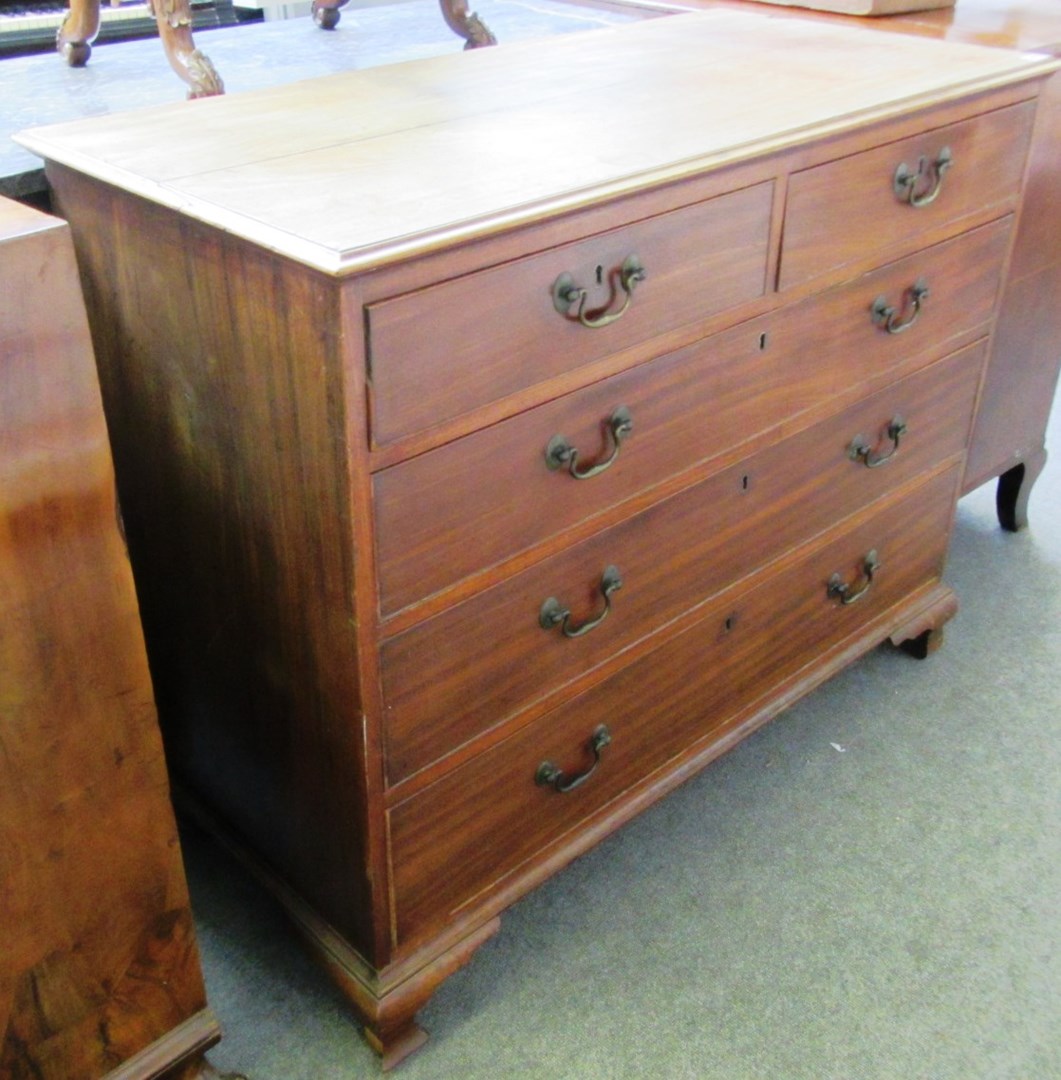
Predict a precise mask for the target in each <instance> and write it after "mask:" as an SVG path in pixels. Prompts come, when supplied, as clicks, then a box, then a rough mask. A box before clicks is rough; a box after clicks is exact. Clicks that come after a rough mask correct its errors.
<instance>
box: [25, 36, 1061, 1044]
mask: <svg viewBox="0 0 1061 1080" xmlns="http://www.w3.org/2000/svg"><path fill="white" fill-rule="evenodd" d="M763 57H770V58H771V60H770V62H771V66H772V67H774V66H775V60H776V77H775V78H774V79H773V80H769V81H768V82H769V85H767V81H764V80H763V79H762V78H761V77H760V74H759V69H760V67H761V65H762V62H763ZM1051 70H1052V65H1051V63H1050V62H1049V61H1047V60H1045V59H1042V58H1039V59H1032V58H1028V57H1020V56H1017V55H1015V54H1006V53H1002V52H994V51H991V50H984V49H976V48H968V47H949V46H940V45H938V44H935V43H925V42H919V41H916V40H914V39H910V40H906V39H901V38H895V39H894V40H886V39H884V38H883V37H882V36H879V35H870V34H863V33H861V32H859V31H856V30H850V29H846V28H832V27H818V26H810V25H804V24H801V23H798V22H795V21H791V22H782V21H777V20H769V19H763V18H760V17H756V16H744V15H703V16H699V15H690V16H683V17H681V18H675V19H669V20H660V21H658V22H651V23H644V24H639V25H637V26H634V27H630V28H628V29H624V30H620V31H609V32H607V33H601V34H596V35H587V36H584V37H578V38H575V39H572V40H567V41H563V42H554V43H550V44H549V45H548V46H547V47H543V46H527V47H514V48H511V49H505V50H496V51H492V52H490V53H483V54H476V55H471V56H467V57H459V58H452V59H445V60H441V61H432V62H429V63H424V64H417V65H411V66H404V67H398V68H394V69H387V70H385V71H381V72H375V71H374V72H371V73H366V74H363V75H356V74H352V75H349V76H342V77H340V78H337V79H334V80H323V81H321V82H319V83H307V84H300V85H296V86H294V87H291V88H289V89H288V90H287V91H285V93H284V94H283V95H280V94H276V93H267V94H262V95H247V96H245V97H243V98H238V97H234V98H228V99H218V100H215V101H210V102H201V103H197V105H196V107H195V109H194V110H188V109H183V108H182V109H179V110H178V109H172V110H169V111H168V113H167V112H166V110H163V111H162V113H160V112H158V111H155V112H153V113H151V114H149V117H150V119H145V120H140V119H139V118H137V117H135V116H133V117H130V116H126V117H123V118H120V119H118V120H107V121H100V122H94V123H89V124H83V125H81V124H79V125H72V126H68V127H63V128H57V129H45V130H42V131H38V132H34V133H29V134H26V135H24V136H23V137H22V138H23V141H25V143H26V145H28V146H30V147H31V148H33V149H35V150H36V151H37V152H38V153H40V154H41V155H42V156H43V157H45V158H46V159H48V162H49V165H48V170H49V177H50V179H51V182H52V185H53V188H54V191H55V195H56V201H57V205H58V206H59V207H60V209H61V212H62V213H64V214H65V215H66V216H68V217H69V219H70V221H71V224H72V228H73V230H74V234H75V238H76V242H77V246H78V252H79V257H80V259H81V263H82V267H83V273H84V278H85V287H86V290H87V294H88V297H89V302H90V306H91V308H92V310H93V313H94V333H95V339H96V347H97V352H98V354H99V356H100V363H101V370H102V373H103V383H104V388H105V397H106V402H107V408H108V416H109V422H110V424H111V430H112V432H113V436H114V440H115V447H116V454H117V460H118V466H119V482H120V491H121V495H122V499H123V502H124V505H125V507H126V511H125V512H126V518H127V522H128V533H129V540H130V547H131V551H132V554H133V558H134V566H135V567H136V570H137V575H138V586H139V589H140V593H141V601H142V607H143V611H144V619H145V626H146V629H147V634H148V642H149V648H150V652H151V656H152V663H153V668H154V672H155V677H156V685H157V692H158V696H159V703H160V710H161V713H162V717H163V723H164V732H165V736H166V740H167V748H168V752H169V755H170V759H171V761H172V762H173V765H174V767H175V769H176V771H177V773H178V776H179V777H180V779H181V781H182V783H184V784H185V785H187V787H188V789H189V790H190V791H191V792H192V793H193V797H194V799H195V801H196V802H197V803H198V805H199V807H200V810H201V812H203V813H204V814H205V815H206V816H208V817H211V818H212V819H213V821H214V822H215V826H216V827H218V828H219V829H222V830H224V831H225V832H226V834H227V835H228V836H229V838H230V839H231V841H232V842H233V844H234V845H236V846H237V847H238V848H239V849H240V850H241V851H242V852H243V854H244V857H245V858H247V859H248V861H249V862H250V863H251V864H252V865H254V866H255V867H256V869H257V870H258V872H259V873H260V874H261V875H262V877H263V878H264V879H265V880H266V881H267V882H269V883H270V885H271V886H272V887H273V889H274V890H275V892H276V893H277V895H279V896H280V897H281V898H282V900H283V901H284V903H285V904H286V906H287V908H288V910H289V911H290V912H291V914H292V915H293V917H294V918H295V920H296V922H297V923H298V924H299V925H300V927H301V929H302V930H303V932H304V933H305V935H306V936H307V938H308V939H309V940H310V942H311V944H312V945H313V946H314V948H315V949H316V951H317V953H318V954H319V955H320V957H321V958H322V960H323V961H324V962H325V963H326V964H327V966H328V967H329V969H330V970H331V972H332V973H333V975H334V976H335V977H336V979H337V980H338V981H339V983H340V985H341V986H342V987H343V988H344V989H345V991H346V992H347V993H348V995H349V997H350V999H351V1001H352V1002H353V1004H354V1006H355V1008H356V1009H357V1010H358V1011H359V1013H360V1015H361V1017H362V1018H363V1020H364V1022H365V1024H366V1030H367V1032H368V1035H369V1038H370V1041H372V1042H373V1043H374V1045H376V1046H377V1048H378V1049H380V1050H381V1051H382V1052H383V1054H384V1059H385V1063H392V1062H394V1061H396V1060H398V1059H400V1057H401V1056H403V1055H404V1054H405V1053H408V1052H409V1051H410V1050H411V1049H413V1048H415V1046H416V1045H418V1044H419V1042H420V1041H421V1040H422V1038H423V1036H422V1033H420V1032H419V1029H418V1028H417V1027H416V1025H415V1019H414V1017H415V1013H416V1011H417V1009H418V1008H419V1007H420V1006H421V1005H422V1004H423V1003H424V1002H425V1001H426V1000H427V998H428V997H429V996H430V994H431V992H432V991H433V990H434V988H435V987H436V986H437V984H438V983H439V982H440V981H441V980H442V979H443V978H444V977H445V976H446V975H447V974H448V973H450V972H452V971H453V970H454V969H455V968H456V967H457V966H459V965H460V964H461V963H463V962H464V961H465V960H466V959H467V958H468V956H469V955H470V954H471V952H472V951H473V950H474V948H475V947H476V946H477V945H478V944H479V943H480V942H481V941H482V940H484V939H485V937H487V936H488V935H489V934H490V933H491V932H493V930H494V929H495V928H496V925H497V916H498V915H499V913H500V912H501V911H502V910H503V909H504V908H505V906H506V905H508V904H509V903H511V901H512V900H513V899H515V898H516V897H518V896H519V895H521V894H522V893H524V892H526V891H527V890H528V889H530V888H532V887H533V886H534V885H535V884H536V883H537V882H540V881H541V880H542V879H543V878H544V877H545V876H547V875H548V874H550V873H552V872H553V871H555V870H556V869H557V868H559V867H560V866H562V865H563V864H564V863H565V862H567V861H569V860H570V859H572V858H573V857H575V856H576V855H577V854H578V853H579V852H581V851H583V850H585V849H586V848H587V847H589V846H590V845H592V844H593V843H594V842H595V841H596V840H598V839H599V838H601V837H602V836H604V835H606V834H607V833H608V832H609V831H610V830H612V829H614V828H616V827H617V826H618V825H619V824H621V823H622V822H623V821H624V820H626V819H628V818H629V817H631V816H632V815H633V814H635V813H636V812H637V811H638V810H639V809H641V808H642V807H644V806H645V805H647V804H649V803H650V802H652V801H653V800H655V799H657V798H659V797H660V796H661V795H662V794H664V793H665V792H666V791H667V790H669V789H670V788H672V787H674V786H675V785H676V784H678V783H680V782H681V781H682V780H683V779H684V778H685V777H687V776H689V775H690V774H691V773H692V772H693V771H695V770H696V769H699V768H701V767H702V766H703V765H705V764H706V763H707V762H708V761H710V760H711V759H712V758H714V757H716V756H717V755H718V754H720V753H722V752H723V751H724V750H725V749H727V748H728V747H729V746H732V745H733V744H734V743H735V742H736V741H737V740H739V739H740V738H741V737H743V736H744V735H745V734H747V733H748V732H750V731H751V730H753V729H754V728H755V727H756V726H757V725H758V724H760V723H762V722H764V721H765V720H767V719H768V718H770V717H771V716H774V715H775V714H777V713H778V712H779V711H781V710H782V709H783V708H784V707H785V705H786V704H788V703H790V702H791V701H793V700H795V699H796V698H798V697H799V696H800V695H802V694H804V693H806V692H808V691H809V690H810V689H811V688H813V687H814V686H816V685H817V684H818V683H820V682H821V681H822V680H824V679H825V678H827V677H828V676H829V675H830V674H832V673H834V672H836V671H837V670H839V669H840V668H842V667H843V666H844V665H846V664H848V663H849V662H851V661H852V660H853V659H855V658H856V657H857V656H859V655H860V654H861V653H863V652H864V651H866V650H867V649H870V648H872V647H874V646H875V645H877V644H879V643H880V642H882V641H884V640H886V639H888V638H891V639H892V640H893V641H894V642H896V643H905V644H906V645H907V646H908V647H909V648H910V650H911V651H913V652H914V653H915V654H920V655H924V654H925V653H926V652H928V651H929V650H930V649H931V648H932V647H934V645H935V644H936V643H937V642H938V640H939V634H940V627H941V626H942V624H943V623H944V622H945V621H946V619H947V618H949V616H950V615H951V614H952V613H953V611H954V607H955V599H954V597H953V594H952V593H951V591H950V590H949V589H948V588H947V587H946V586H945V585H944V584H943V583H942V581H941V573H942V569H943V564H944V559H945V555H946V549H947V543H948V536H949V530H950V524H951V519H952V516H953V510H954V502H955V499H956V497H957V493H958V489H959V486H960V482H961V476H962V469H963V466H964V461H965V452H966V448H967V445H968V439H969V430H970V425H971V422H972V416H973V411H974V406H975V402H976V399H977V395H978V393H979V390H980V385H981V380H982V374H983V363H984V357H985V355H986V349H987V347H988V344H989V338H990V334H991V332H992V326H993V320H994V313H995V308H996V304H997V298H998V295H999V291H1000V288H1001V284H1002V281H1003V278H1004V273H1005V268H1006V263H1007V259H1008V252H1009V248H1010V244H1011V237H1012V234H1013V228H1014V222H1015V220H1016V218H1017V216H1018V215H1019V212H1020V206H1021V185H1022V177H1023V175H1024V171H1025V164H1026V157H1027V146H1028V141H1029V137H1030V132H1031V129H1032V124H1033V122H1034V117H1035V107H1036V95H1037V92H1038V86H1039V82H1040V81H1041V79H1042V78H1043V77H1045V76H1046V75H1047V74H1048V73H1049V72H1050V71H1051ZM822 71H829V72H830V78H829V79H828V80H823V79H822V78H821V72H822ZM705 72H708V73H710V74H709V75H707V76H705ZM838 84H842V90H840V91H838V90H837V86H838ZM838 98H839V99H842V101H843V104H837V99H838ZM678 101H680V102H681V103H682V105H681V107H675V106H674V104H673V103H674V102H678ZM163 114H165V115H163ZM160 123H161V124H163V125H164V124H165V123H169V124H170V125H171V126H172V129H173V131H174V134H172V135H171V139H170V142H169V144H168V148H167V149H165V150H163V151H159V150H158V149H157V148H156V147H155V146H154V145H153V144H152V142H151V138H152V133H153V132H157V131H158V130H159V129H160ZM189 163H191V164H189Z"/></svg>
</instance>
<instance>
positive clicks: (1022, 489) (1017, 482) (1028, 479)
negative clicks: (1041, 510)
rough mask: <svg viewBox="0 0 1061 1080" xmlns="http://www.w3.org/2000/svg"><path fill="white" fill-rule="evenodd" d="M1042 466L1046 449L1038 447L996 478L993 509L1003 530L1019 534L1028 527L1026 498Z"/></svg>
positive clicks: (1044, 461) (1044, 462)
mask: <svg viewBox="0 0 1061 1080" xmlns="http://www.w3.org/2000/svg"><path fill="white" fill-rule="evenodd" d="M1044 465H1046V449H1045V448H1043V447H1040V448H1039V449H1038V450H1035V451H1033V452H1032V453H1030V454H1028V455H1027V456H1026V457H1025V459H1024V460H1023V461H1022V462H1021V463H1020V464H1019V465H1014V466H1013V468H1012V469H1008V470H1007V471H1006V472H1004V473H1003V474H1002V475H1001V476H1000V477H999V478H998V488H997V489H996V491H995V509H996V510H997V511H998V523H999V524H1000V525H1001V526H1002V528H1003V529H1006V530H1008V531H1009V532H1019V531H1020V530H1021V529H1026V528H1027V527H1028V496H1029V495H1030V494H1031V490H1032V487H1033V486H1034V485H1035V481H1036V480H1038V479H1039V474H1040V473H1041V472H1042V471H1043V466H1044Z"/></svg>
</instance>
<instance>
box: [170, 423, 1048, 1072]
mask: <svg viewBox="0 0 1061 1080" xmlns="http://www.w3.org/2000/svg"><path fill="white" fill-rule="evenodd" d="M1048 445H1052V446H1053V447H1054V448H1055V449H1056V448H1058V447H1061V406H1059V407H1058V408H1056V409H1055V412H1054V420H1053V427H1052V431H1051V436H1050V438H1049V441H1048ZM993 501H994V493H993V486H989V487H985V488H981V489H980V490H979V491H978V492H974V493H973V494H972V495H971V496H969V497H968V498H967V499H965V500H964V501H963V502H962V503H961V505H960V508H959V515H958V520H957V527H956V532H955V537H954V545H953V552H952V555H951V558H950V562H949V566H948V571H947V575H946V576H947V579H948V581H949V582H950V583H951V584H952V585H953V586H954V587H955V588H956V590H957V592H958V594H959V596H960V597H961V601H962V608H961V611H960V612H959V614H958V616H957V618H956V619H955V620H954V621H953V622H952V623H951V624H950V626H949V627H948V630H947V640H946V643H945V645H944V647H943V649H942V650H941V651H940V652H939V653H937V654H936V655H935V656H933V657H931V658H930V659H929V660H927V661H924V662H918V661H915V660H911V659H910V658H909V657H907V656H905V654H902V653H899V652H897V651H895V650H891V649H887V648H881V649H879V650H877V651H875V652H874V653H872V654H870V655H869V656H867V657H865V658H864V659H863V660H862V661H860V662H859V663H858V664H857V665H855V666H854V667H853V668H851V669H850V670H848V671H847V672H845V673H844V674H842V675H841V676H839V677H838V678H836V679H834V680H833V681H832V682H830V683H828V684H827V685H826V686H824V687H823V688H821V689H820V690H819V691H818V692H816V693H815V694H813V695H812V696H811V697H809V698H807V699H805V700H804V701H803V702H801V703H800V704H799V705H797V706H796V707H795V708H793V709H791V710H790V711H789V712H787V713H785V714H784V715H782V716H781V717H779V718H778V719H776V720H775V721H774V722H773V723H772V724H770V725H768V726H767V727H765V728H764V729H762V730H761V731H760V732H758V733H757V734H756V735H754V736H753V737H751V738H750V739H749V740H747V741H746V742H745V743H743V744H742V745H741V746H740V747H738V748H737V749H736V750H735V751H733V752H732V753H731V754H729V755H728V756H727V757H725V758H723V759H722V760H720V761H719V762H717V763H716V764H714V765H713V766H711V767H709V768H708V769H707V770H706V771H705V772H704V773H702V774H701V775H700V776H699V777H697V778H696V779H694V780H693V781H691V782H690V783H688V784H687V785H685V786H684V787H683V788H681V789H679V790H678V791H677V792H675V793H674V794H672V795H671V796H670V797H669V798H667V799H666V800H664V801H663V802H662V803H661V804H659V805H657V806H656V807H655V808H654V809H652V810H650V811H649V812H647V813H646V814H644V815H643V816H642V817H641V818H639V819H638V820H636V821H635V822H633V823H631V824H630V825H629V826H627V827H626V828H625V829H623V830H622V831H621V832H619V833H618V834H616V835H614V836H613V837H611V838H610V839H609V840H607V841H606V842H605V843H603V844H602V845H601V846H600V847H598V848H597V849H596V850H594V851H593V852H591V853H590V854H588V855H586V856H584V857H583V858H582V859H580V860H579V861H577V862H576V863H575V864H574V865H572V866H571V867H569V868H568V869H567V870H566V871H564V872H563V873H561V874H560V875H559V876H557V877H556V878H554V879H553V880H552V881H550V882H549V883H548V884H546V885H544V886H543V887H542V888H540V889H539V890H538V891H537V892H535V893H533V894H531V895H530V896H529V897H527V898H526V899H525V900H524V901H523V902H522V903H520V904H518V905H517V906H516V907H515V908H514V909H513V910H511V911H510V912H509V913H508V914H507V915H506V916H505V917H504V918H503V920H502V928H501V932H500V934H499V935H498V936H497V937H495V938H494V939H493V940H492V941H490V942H488V943H487V944H486V945H485V946H484V947H483V948H482V949H481V950H480V951H479V952H478V953H477V954H476V956H475V957H474V959H473V960H472V963H471V964H470V965H469V966H468V967H467V968H466V969H464V970H463V971H461V972H459V973H458V974H457V975H455V976H454V977H453V978H451V979H450V980H449V981H448V982H446V983H445V984H444V985H443V986H442V988H441V990H440V991H439V992H438V994H437V995H436V997H435V998H434V999H433V1001H432V1002H431V1003H430V1004H429V1005H428V1007H427V1008H426V1009H425V1010H424V1011H423V1012H422V1013H421V1020H422V1022H423V1024H424V1026H425V1027H426V1028H427V1029H428V1030H429V1031H430V1032H431V1035H432V1038H431V1040H430V1041H429V1042H428V1044H427V1045H426V1046H425V1047H424V1048H423V1050H422V1051H420V1053H419V1054H417V1055H416V1056H414V1057H413V1058H411V1059H409V1060H408V1061H407V1062H406V1063H405V1064H404V1065H403V1066H402V1067H401V1072H400V1075H401V1076H402V1077H403V1080H502V1078H509V1077H513V1078H515V1077H519V1078H526V1080H628V1078H629V1080H634V1078H637V1080H640V1078H643V1077H651V1078H658V1080H1058V1078H1061V451H1057V452H1056V454H1055V459H1054V460H1053V461H1052V462H1051V463H1049V464H1048V465H1047V468H1046V471H1045V473H1044V474H1043V476H1042V477H1041V479H1040V481H1039V483H1038V485H1037V487H1036V488H1035V491H1034V494H1033V497H1032V504H1031V517H1032V526H1031V528H1030V529H1029V530H1028V531H1026V532H1024V533H1021V534H1018V535H1013V534H1007V533H1003V532H1002V531H1001V530H1000V529H999V528H998V526H997V524H996V521H995V517H994V504H993ZM186 853H187V858H188V863H189V874H190V879H191V885H192V891H193V899H194V906H195V910H196V911H197V913H198V925H199V933H200V937H201V944H202V948H203V954H204V955H203V961H204V966H205V972H206V978H207V984H208V992H209V995H210V998H211V1001H212V1004H213V1006H214V1008H215V1010H216V1011H217V1013H218V1014H219V1016H220V1018H221V1022H222V1024H223V1026H224V1029H225V1039H224V1041H223V1042H222V1043H221V1045H220V1046H219V1047H218V1048H217V1049H216V1050H215V1051H213V1052H212V1054H211V1059H212V1060H213V1061H214V1063H215V1064H216V1065H218V1066H219V1067H221V1068H224V1069H238V1070H240V1071H242V1072H243V1073H245V1074H246V1075H247V1076H248V1077H250V1078H251V1080H347V1078H355V1077H371V1076H374V1075H376V1074H377V1072H378V1065H377V1063H376V1061H375V1059H374V1058H373V1056H372V1054H371V1053H370V1051H369V1050H368V1048H367V1046H366V1045H365V1044H364V1043H363V1042H362V1040H361V1038H360V1035H359V1032H358V1029H357V1027H356V1025H355V1023H354V1022H353V1020H352V1019H351V1018H350V1017H349V1015H348V1014H347V1012H346V1010H345V1008H344V1005H343V1002H342V1000H341V999H340V997H339V995H338V994H337V993H336V992H335V991H333V990H332V988H331V987H330V985H329V983H328V982H327V981H326V979H325V978H324V977H323V976H322V975H321V974H320V973H319V972H318V971H317V969H316V968H315V967H314V966H313V965H312V964H311V963H310V962H309V961H308V960H307V959H306V958H305V957H304V956H303V954H302V953H301V951H300V949H299V947H298V946H297V945H296V943H295V942H294V941H293V940H292V939H291V937H290V936H289V934H288V932H287V929H286V926H285V923H284V921H283V919H282V918H281V916H280V915H279V914H278V912H277V911H276V909H275V908H274V907H273V905H272V903H271V901H270V900H268V899H267V898H265V897H263V896H262V895H261V894H260V893H259V892H258V890H257V888H256V887H255V886H254V885H253V884H251V883H250V882H249V881H248V880H247V879H246V878H245V877H244V876H243V875H242V874H241V873H240V871H238V870H237V869H236V868H234V867H233V866H232V865H231V864H230V863H229V862H228V861H227V859H226V857H225V856H223V855H222V854H220V853H219V852H218V851H217V850H216V849H215V848H213V847H212V845H211V844H210V842H209V841H207V840H206V839H205V838H203V837H202V836H198V835H195V834H189V835H188V836H187V839H186Z"/></svg>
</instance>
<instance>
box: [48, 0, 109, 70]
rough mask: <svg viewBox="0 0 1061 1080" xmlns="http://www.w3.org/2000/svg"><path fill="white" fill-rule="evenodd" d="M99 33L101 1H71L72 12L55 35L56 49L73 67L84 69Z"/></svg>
mask: <svg viewBox="0 0 1061 1080" xmlns="http://www.w3.org/2000/svg"><path fill="white" fill-rule="evenodd" d="M98 33H99V0H70V10H69V11H68V12H67V13H66V18H64V19H63V21H62V24H61V25H60V27H59V30H58V33H57V34H56V35H55V47H56V49H58V50H59V52H60V53H61V54H62V57H63V59H64V60H65V61H66V62H67V63H68V64H69V65H70V66H71V67H84V66H85V64H87V63H88V58H89V57H90V56H91V55H92V42H94V41H95V40H96V35H97V34H98Z"/></svg>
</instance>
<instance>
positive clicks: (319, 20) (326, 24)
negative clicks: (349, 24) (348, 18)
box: [313, 0, 348, 30]
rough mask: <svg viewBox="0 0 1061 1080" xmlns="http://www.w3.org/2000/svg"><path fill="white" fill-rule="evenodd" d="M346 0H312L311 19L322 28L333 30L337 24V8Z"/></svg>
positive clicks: (344, 3) (344, 4) (343, 5)
mask: <svg viewBox="0 0 1061 1080" xmlns="http://www.w3.org/2000/svg"><path fill="white" fill-rule="evenodd" d="M347 2H348V0H313V21H314V22H315V23H316V24H317V25H318V26H319V27H320V28H321V29H322V30H334V29H335V28H336V27H337V26H338V25H339V9H340V8H341V7H346V5H347Z"/></svg>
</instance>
